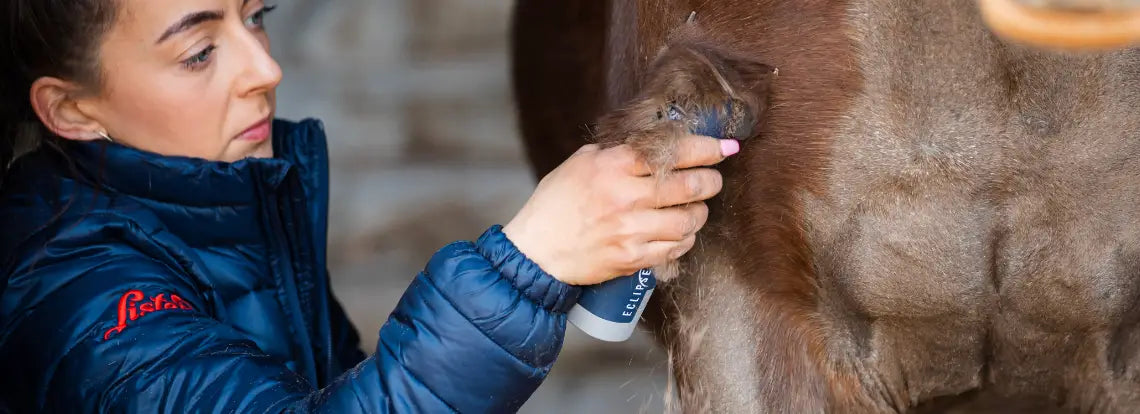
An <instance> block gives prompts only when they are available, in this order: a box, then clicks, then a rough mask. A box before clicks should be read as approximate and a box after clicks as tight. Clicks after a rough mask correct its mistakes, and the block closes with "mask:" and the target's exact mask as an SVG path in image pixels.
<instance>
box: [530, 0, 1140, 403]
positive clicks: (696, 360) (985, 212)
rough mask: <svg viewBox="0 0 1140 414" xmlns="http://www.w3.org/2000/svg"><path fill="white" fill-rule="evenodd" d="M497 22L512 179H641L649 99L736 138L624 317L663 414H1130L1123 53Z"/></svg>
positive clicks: (771, 7) (1134, 320)
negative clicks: (515, 143) (503, 35)
mask: <svg viewBox="0 0 1140 414" xmlns="http://www.w3.org/2000/svg"><path fill="white" fill-rule="evenodd" d="M1072 1H1073V0H1070V1H1068V2H1072ZM1063 2H1064V1H1063ZM515 11H516V15H515V17H516V19H515V26H514V29H513V30H514V32H513V39H514V67H513V69H514V74H515V89H516V98H517V101H518V104H519V109H520V121H521V122H520V125H521V128H522V132H523V136H524V138H525V141H526V145H527V151H528V155H529V157H530V159H531V162H532V164H533V166H534V170H535V172H536V174H538V175H543V174H545V173H546V172H548V171H549V170H550V169H552V168H553V167H555V166H556V165H557V164H558V163H559V162H561V161H562V160H563V159H565V158H566V157H567V156H568V155H569V154H570V153H571V152H572V151H573V150H575V149H576V148H577V147H579V146H581V145H583V144H585V143H587V142H588V141H590V140H591V139H598V140H602V141H605V142H609V143H615V142H626V141H628V142H629V143H630V144H632V145H634V146H635V147H636V148H638V149H639V150H641V151H642V152H644V153H645V155H646V156H648V157H650V158H651V159H654V160H659V162H667V160H668V155H669V151H670V149H671V146H670V142H671V140H672V138H673V137H674V136H675V135H676V134H675V132H676V130H677V128H678V124H676V123H675V122H674V121H669V120H668V119H661V118H660V117H659V116H658V117H654V113H655V111H656V108H660V107H661V105H662V104H663V103H668V102H678V101H679V102H683V103H685V104H686V105H689V107H690V109H691V108H699V107H701V105H705V104H706V103H708V102H720V101H723V100H727V99H738V100H742V101H745V102H749V103H750V104H751V107H752V108H753V109H754V110H755V113H757V114H759V116H760V118H761V120H762V122H761V123H760V124H759V125H758V126H757V128H756V129H755V131H756V132H755V134H753V136H752V137H751V138H750V139H748V140H746V141H745V142H744V145H743V147H744V149H743V151H742V153H741V154H740V155H738V156H736V157H733V158H732V159H730V160H728V161H726V162H725V163H724V164H723V165H722V166H721V167H720V168H721V170H722V171H723V172H724V174H725V183H726V184H725V190H724V192H723V193H722V194H721V195H720V196H718V197H717V198H716V199H714V200H712V201H711V202H710V203H709V206H710V210H711V212H710V220H709V224H708V225H707V226H706V227H705V229H704V230H702V232H701V234H700V238H699V240H700V241H699V243H698V246H697V247H696V248H695V249H694V250H693V251H692V252H691V253H690V254H688V255H686V256H685V257H684V258H683V259H682V261H681V263H680V269H681V272H682V274H683V275H684V276H683V277H681V278H678V279H675V280H674V281H672V282H668V283H663V284H662V286H661V287H660V288H659V289H660V290H659V293H657V294H655V295H654V296H655V297H654V299H653V301H651V306H653V309H651V310H649V311H647V312H646V316H645V318H646V321H645V322H646V324H647V326H649V327H651V328H652V330H653V331H654V333H655V334H656V335H657V338H658V339H659V341H660V342H661V343H662V344H663V346H665V347H666V348H667V349H668V350H669V351H670V353H671V360H672V364H673V368H674V375H675V379H676V382H677V386H678V389H679V391H680V392H679V393H678V395H679V397H680V403H681V406H682V407H683V411H686V412H693V411H713V412H734V413H735V412H780V413H818V412H979V411H980V412H1003V413H1004V412H1034V413H1037V412H1140V324H1138V322H1140V53H1138V51H1136V50H1131V49H1121V50H1112V51H1099V52H1095V53H1094V52H1072V51H1059V50H1046V49H1042V48H1037V47H1033V46H1029V45H1026V44H1023V43H1015V42H1012V41H1009V40H1006V38H1004V37H1000V36H998V35H995V34H994V31H993V30H990V28H989V27H988V26H987V25H986V20H985V19H984V18H983V13H982V12H981V9H979V7H978V5H977V3H975V2H972V1H966V0H921V1H916V0H794V1H777V0H719V1H695V0H690V1H685V0H619V1H602V0H564V1H557V2H546V1H542V2H540V1H535V0H522V1H519V2H518V3H517V5H516V10H515ZM772 68H777V69H778V73H774V72H775V71H773V70H772ZM647 132H648V133H647ZM653 132H657V133H653ZM623 137H632V138H629V139H626V138H623Z"/></svg>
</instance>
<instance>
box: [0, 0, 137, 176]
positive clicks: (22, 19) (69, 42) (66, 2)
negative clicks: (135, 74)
mask: <svg viewBox="0 0 1140 414" xmlns="http://www.w3.org/2000/svg"><path fill="white" fill-rule="evenodd" d="M0 3H2V4H0V185H3V182H4V175H5V172H6V171H7V169H8V166H9V164H11V162H12V161H13V160H14V159H15V158H16V157H17V156H19V155H20V154H21V153H22V152H24V151H27V150H30V149H33V148H35V147H37V146H39V145H40V144H41V143H44V142H48V141H51V140H52V134H50V133H49V132H48V130H47V128H45V127H44V126H43V124H42V123H41V122H40V120H39V119H38V118H37V117H36V114H35V112H34V111H33V110H32V106H31V101H30V97H29V95H30V91H31V86H32V83H33V82H35V80H36V79H39V78H41V77H44V76H51V77H56V78H60V79H66V80H69V81H72V82H77V83H79V84H81V85H84V86H89V87H96V86H97V85H98V84H99V81H100V79H99V78H100V70H99V64H98V51H99V44H100V43H101V41H102V38H103V35H104V34H105V33H106V31H107V29H108V28H109V27H110V26H111V24H112V23H113V22H114V19H115V9H116V7H115V6H116V4H115V3H116V0H2V1H0Z"/></svg>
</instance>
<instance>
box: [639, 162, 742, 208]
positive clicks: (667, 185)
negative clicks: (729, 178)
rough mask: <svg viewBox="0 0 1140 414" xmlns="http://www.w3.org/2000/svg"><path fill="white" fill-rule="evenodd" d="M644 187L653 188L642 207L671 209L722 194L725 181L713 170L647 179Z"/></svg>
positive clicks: (685, 171) (681, 172) (676, 173)
mask: <svg viewBox="0 0 1140 414" xmlns="http://www.w3.org/2000/svg"><path fill="white" fill-rule="evenodd" d="M641 180H644V181H643V183H644V185H647V186H652V187H651V188H652V189H651V190H649V191H648V192H647V193H648V194H649V195H648V196H647V197H646V198H645V199H644V200H643V202H642V205H644V206H646V207H652V208H662V207H670V206H676V205H681V204H689V203H694V202H698V201H704V200H708V199H710V198H712V197H713V196H715V195H717V193H720V190H721V189H722V188H723V187H724V179H723V178H722V177H721V175H720V172H718V171H716V170H714V169H712V168H693V169H689V170H684V171H676V172H674V173H673V174H670V175H669V176H667V177H665V179H663V180H659V179H657V178H652V177H645V178H641Z"/></svg>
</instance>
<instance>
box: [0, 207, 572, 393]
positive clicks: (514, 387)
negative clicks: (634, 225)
mask: <svg viewBox="0 0 1140 414" xmlns="http://www.w3.org/2000/svg"><path fill="white" fill-rule="evenodd" d="M52 250H53V251H49V254H48V255H46V256H45V257H44V258H41V259H40V260H39V262H38V263H37V264H36V265H35V267H34V268H30V267H21V268H20V269H19V270H20V272H22V273H18V274H17V275H16V276H15V277H11V278H9V284H8V286H7V287H6V288H5V289H4V290H3V292H2V295H0V304H2V306H3V308H2V309H0V312H2V314H0V316H2V320H3V321H4V326H3V331H2V332H0V365H2V366H4V367H5V374H6V375H3V376H0V396H2V397H3V398H0V399H2V400H5V401H7V404H8V405H9V407H8V408H9V409H13V410H15V411H17V412H22V411H33V412H127V413H162V412H179V413H181V412H240V413H253V412H417V413H419V412H446V411H459V412H510V411H516V410H517V409H518V408H519V407H520V406H521V405H522V403H523V402H524V401H525V400H526V399H527V398H528V397H529V396H530V395H531V393H532V392H533V391H534V390H535V389H536V388H537V387H538V385H539V384H540V383H541V382H542V380H543V378H544V377H545V375H546V374H547V372H548V371H549V369H550V367H551V365H552V364H553V362H554V360H555V358H556V356H557V353H558V352H559V350H560V348H561V345H562V338H563V334H564V331H565V314H564V311H565V310H566V309H567V308H568V307H569V306H570V305H571V304H572V303H573V301H574V300H575V298H576V296H577V289H576V288H573V287H570V286H567V285H565V284H562V283H560V282H557V281H556V280H555V279H553V278H552V277H550V275H548V274H545V273H544V272H542V270H540V269H539V268H538V267H537V266H536V265H535V264H534V263H533V262H530V261H529V260H527V259H526V258H525V257H524V256H523V255H522V254H521V253H520V252H519V251H518V250H517V249H516V248H515V247H514V246H513V245H512V244H511V243H510V242H509V241H508V240H507V239H506V238H505V236H504V235H503V234H502V232H501V231H500V229H499V228H498V227H497V226H496V227H493V228H492V229H490V230H488V232H487V233H485V234H484V235H483V236H482V237H480V239H479V240H478V241H477V242H475V243H471V242H458V243H454V244H451V245H449V246H447V247H445V248H443V249H441V250H440V251H439V252H437V253H436V254H435V255H434V256H433V257H432V258H431V260H430V262H429V263H428V265H427V266H426V268H425V270H424V271H423V272H421V274H419V275H418V276H417V277H416V279H415V280H414V281H413V283H412V284H411V286H410V287H409V288H408V290H407V291H406V293H405V294H404V296H403V298H402V299H401V300H400V303H399V304H398V305H397V307H396V309H395V311H393V312H392V314H391V315H390V318H389V320H388V322H387V323H386V324H385V325H384V326H383V328H381V330H380V341H379V345H378V346H377V349H376V352H375V353H374V354H373V355H371V356H369V357H367V358H366V359H364V360H363V361H362V362H360V363H359V364H357V365H356V366H355V367H354V368H352V369H350V370H349V371H348V372H346V373H345V374H343V375H342V376H341V377H339V378H338V379H337V380H336V381H334V382H333V383H332V384H330V385H329V386H327V387H325V388H324V389H319V390H318V389H314V388H313V387H312V386H311V385H309V384H308V383H307V382H306V381H305V380H304V379H303V378H302V377H300V376H298V375H296V374H294V373H293V372H292V371H290V370H289V369H287V368H286V367H285V366H284V365H282V364H281V363H280V362H279V361H276V360H274V359H272V358H270V357H268V356H267V355H266V354H265V353H263V352H262V351H261V350H260V349H258V348H257V347H256V345H254V343H253V342H252V341H250V340H249V339H247V338H245V337H243V334H242V333H241V332H238V331H236V330H234V329H232V328H230V327H228V326H227V325H225V324H222V323H219V322H218V321H217V320H215V319H213V318H212V317H211V316H210V315H209V314H208V313H206V312H204V311H203V309H209V303H208V301H209V300H210V298H209V296H208V295H207V294H203V288H202V287H201V286H198V285H196V284H195V282H194V281H193V280H192V279H191V278H188V277H185V275H183V274H181V272H180V271H179V270H177V269H175V268H172V267H171V266H170V265H169V264H166V263H163V262H161V261H157V260H154V259H152V258H151V257H152V256H149V255H145V254H142V253H139V252H138V251H136V250H128V248H125V247H120V246H111V247H110V248H108V247H106V246H101V247H98V248H80V247H79V246H53V247H52ZM124 250H126V252H124ZM131 291H139V292H145V293H141V294H142V295H144V296H145V297H146V298H147V299H146V300H147V301H148V302H147V303H151V302H149V301H151V298H153V297H155V296H156V295H158V294H160V293H162V294H165V296H164V298H165V299H166V301H168V302H169V303H175V305H173V306H171V305H165V304H159V305H155V306H152V307H150V308H149V309H148V310H149V311H150V313H148V314H146V315H142V316H140V317H138V318H137V319H134V320H131V318H132V315H133V314H132V312H142V311H143V309H142V307H140V306H135V307H128V309H126V310H125V311H124V310H123V309H124V308H123V306H121V304H122V303H124V302H123V298H124V297H128V295H130V294H131ZM175 296H177V297H178V298H177V299H174V297H175ZM127 302H130V303H132V304H134V305H137V304H138V303H136V302H131V301H127ZM139 303H141V302H139ZM135 308H137V309H135ZM155 308H161V309H162V310H160V311H156V310H154V309H155ZM132 309H133V310H132ZM123 318H126V319H127V320H131V322H130V324H129V326H128V327H127V328H126V329H122V330H116V328H117V326H118V325H119V323H118V321H120V320H122V319H123Z"/></svg>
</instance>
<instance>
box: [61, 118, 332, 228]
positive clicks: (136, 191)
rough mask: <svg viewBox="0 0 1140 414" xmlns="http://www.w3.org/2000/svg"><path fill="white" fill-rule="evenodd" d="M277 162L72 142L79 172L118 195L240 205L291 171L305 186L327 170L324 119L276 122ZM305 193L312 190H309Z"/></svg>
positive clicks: (201, 204)
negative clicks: (213, 158)
mask: <svg viewBox="0 0 1140 414" xmlns="http://www.w3.org/2000/svg"><path fill="white" fill-rule="evenodd" d="M272 139H273V152H274V156H273V158H246V159H243V160H240V161H235V162H221V161H208V160H204V159H200V158H191V157H179V156H165V155H159V154H155V153H152V152H146V151H141V150H137V149H134V148H130V147H127V146H123V145H120V144H116V143H112V142H107V141H90V142H74V141H69V142H67V143H66V144H64V145H66V146H67V150H66V151H67V153H68V155H69V156H70V157H71V158H72V160H73V161H74V162H75V165H76V168H77V169H78V172H79V173H80V174H81V175H82V176H83V177H85V178H86V179H88V180H91V181H92V182H95V183H98V185H99V186H101V187H104V188H108V189H110V190H112V191H114V192H117V193H121V194H125V195H130V196H134V197H139V198H144V199H149V200H153V201H158V202H161V203H169V204H174V205H182V206H194V207H211V206H240V205H251V204H257V203H258V202H259V200H258V198H259V197H260V196H261V193H262V192H261V191H255V190H257V189H258V188H260V189H264V190H269V191H274V190H276V189H277V188H278V187H279V186H280V185H281V184H282V182H283V181H284V180H285V177H286V176H287V175H288V173H289V172H290V170H294V169H299V170H300V171H297V173H299V174H300V175H301V176H302V179H301V181H302V184H303V185H304V186H310V185H319V184H318V183H317V182H314V180H313V179H312V177H310V176H312V175H313V174H319V173H320V171H319V169H324V168H326V167H327V159H325V158H324V157H325V156H326V155H325V154H326V151H325V145H326V142H325V134H324V130H323V127H322V126H321V124H320V122H319V121H316V120H304V121H301V122H299V123H293V122H289V121H284V120H280V119H278V120H274V122H273V138H272ZM306 190H307V191H306V193H309V192H310V191H312V189H309V188H306Z"/></svg>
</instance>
